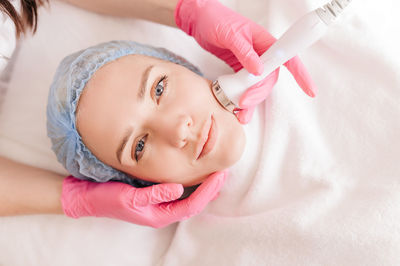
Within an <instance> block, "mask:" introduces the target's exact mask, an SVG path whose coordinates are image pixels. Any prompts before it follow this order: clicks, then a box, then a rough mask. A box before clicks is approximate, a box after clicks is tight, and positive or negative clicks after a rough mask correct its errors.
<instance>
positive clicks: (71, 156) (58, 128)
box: [47, 41, 202, 187]
mask: <svg viewBox="0 0 400 266" xmlns="http://www.w3.org/2000/svg"><path fill="white" fill-rule="evenodd" d="M131 54H141V55H147V56H152V57H156V58H159V59H163V60H167V61H171V62H173V63H176V64H179V65H182V66H185V67H187V68H188V69H190V70H192V71H193V72H195V73H197V74H199V75H202V74H201V72H200V71H199V70H198V69H197V68H196V67H195V66H194V65H192V64H190V63H189V62H188V61H186V60H185V59H184V58H182V57H180V56H177V55H175V54H174V53H172V52H170V51H168V50H166V49H164V48H157V47H152V46H149V45H143V44H140V43H137V42H133V41H111V42H107V43H101V44H98V45H96V46H93V47H89V48H87V49H84V50H81V51H79V52H76V53H74V54H71V55H69V56H67V57H65V58H64V59H63V60H62V61H61V63H60V65H59V66H58V68H57V71H56V74H55V77H54V80H53V83H52V85H51V87H50V92H49V97H48V103H47V135H48V136H49V138H50V139H51V142H52V150H53V151H54V152H55V153H56V155H57V159H58V161H59V162H60V163H61V164H62V165H63V166H64V167H65V168H66V169H67V171H68V172H69V173H71V174H72V175H73V176H75V177H77V178H80V179H87V180H92V181H98V182H106V181H109V180H118V181H122V182H124V183H128V184H131V185H133V186H136V187H143V186H148V185H151V184H153V183H150V182H147V181H143V180H139V179H137V178H132V177H130V176H129V175H127V174H125V173H123V172H121V171H119V170H116V169H115V168H112V167H111V166H108V165H106V164H104V163H102V162H101V161H100V160H99V159H97V157H96V156H95V155H94V154H92V152H91V151H90V150H89V149H88V148H87V147H86V146H85V144H84V143H83V141H82V139H81V136H80V135H79V133H78V131H77V130H76V124H75V122H76V121H75V120H76V119H75V113H76V107H77V105H78V102H79V97H80V95H81V93H82V91H83V89H84V87H85V85H86V83H87V82H88V81H89V79H90V78H91V77H92V75H93V74H94V73H95V72H96V70H98V69H99V68H100V67H102V66H103V65H104V64H106V63H108V62H110V61H113V60H115V59H117V58H120V57H122V56H126V55H131Z"/></svg>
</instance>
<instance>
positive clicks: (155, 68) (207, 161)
mask: <svg viewBox="0 0 400 266" xmlns="http://www.w3.org/2000/svg"><path fill="white" fill-rule="evenodd" d="M210 85H211V81H209V80H206V79H204V78H202V77H200V76H199V75H197V74H195V73H193V72H192V71H190V70H189V69H187V68H185V67H183V66H180V65H177V64H174V63H171V62H167V61H163V60H160V59H156V58H153V57H148V56H143V55H129V56H124V57H121V58H119V59H117V60H115V61H113V62H111V63H108V64H106V65H104V66H103V67H101V68H100V69H99V70H97V72H96V73H95V74H94V75H93V76H92V78H91V79H90V81H89V82H88V83H87V85H86V88H85V89H84V91H83V93H82V95H81V98H80V101H79V105H78V109H77V121H76V124H77V128H78V131H79V134H80V135H81V137H82V140H83V142H84V143H85V145H86V146H87V147H88V148H89V149H90V151H91V152H92V153H93V154H94V155H96V156H97V158H98V159H99V160H101V161H102V162H103V163H105V164H108V165H110V166H112V167H114V168H116V169H118V170H121V171H123V172H125V173H127V174H129V175H132V176H134V177H138V178H140V179H143V180H147V181H152V182H156V183H181V184H183V185H185V186H191V185H195V184H198V183H201V182H202V181H203V180H204V179H205V178H206V177H207V176H208V175H209V174H211V173H213V172H215V171H219V170H223V169H226V168H227V167H229V166H231V165H232V164H234V163H235V162H236V161H237V160H239V158H240V156H241V154H242V152H243V149H244V144H245V135H244V131H243V128H242V126H241V125H240V123H239V122H238V120H237V118H236V117H235V116H234V115H233V114H231V113H229V112H228V111H226V110H225V109H223V108H222V107H221V106H220V105H219V103H218V102H217V101H216V99H215V98H214V96H213V94H212V92H211V89H210ZM204 144H205V145H204Z"/></svg>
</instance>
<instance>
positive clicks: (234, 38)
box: [0, 0, 313, 227]
mask: <svg viewBox="0 0 400 266" xmlns="http://www.w3.org/2000/svg"><path fill="white" fill-rule="evenodd" d="M6 2H8V1H1V6H2V10H6V9H7V8H10V5H7V4H5V3H6ZM29 2H31V1H29ZM69 2H70V3H72V4H76V5H79V6H81V7H83V8H86V9H89V10H93V11H96V12H101V13H106V14H111V15H119V16H136V17H139V18H143V19H148V20H152V21H155V22H159V23H163V24H166V25H171V26H178V27H179V28H181V29H182V30H184V31H185V32H186V33H188V34H189V35H191V36H193V37H194V38H195V39H196V40H197V41H198V43H199V44H200V45H201V46H202V47H203V48H205V49H206V50H208V51H210V52H212V53H213V54H215V55H216V56H218V57H219V58H221V59H222V60H224V61H225V62H227V63H228V64H229V65H230V66H232V68H233V69H234V70H239V69H240V68H242V67H246V68H247V69H248V70H249V71H250V72H252V73H254V74H257V73H260V72H261V69H262V65H261V64H260V61H259V58H258V54H261V53H263V52H264V51H265V50H266V49H268V47H269V45H271V44H272V42H273V41H274V39H273V37H272V36H270V35H269V34H268V33H267V32H266V31H265V30H264V29H262V27H260V26H258V25H257V24H255V23H253V22H252V21H250V20H248V19H246V18H244V17H242V16H240V15H239V14H236V13H235V12H233V11H232V10H230V9H228V8H226V7H224V6H223V5H221V4H220V3H219V2H218V1H213V0H210V1H192V0H183V1H176V0H175V1H139V0H138V1H131V0H130V1H128V0H127V1H119V2H118V3H115V2H114V1H105V0H104V1H69ZM8 4H9V2H8ZM22 6H23V4H22ZM32 10H36V8H33V9H31V11H32ZM6 14H8V13H7V12H6ZM28 14H29V13H28ZM30 14H35V11H33V12H31V13H30ZM10 16H11V17H12V16H15V14H14V15H13V14H12V13H10ZM22 16H23V15H22ZM27 18H29V15H27ZM22 21H24V20H22ZM233 22H235V23H233ZM23 25H24V26H25V27H27V26H28V25H29V24H26V23H25V24H23ZM32 25H35V24H32ZM238 26H239V27H238ZM288 66H289V67H290V66H291V67H292V68H291V70H293V74H294V76H295V77H296V79H297V80H298V83H299V84H301V86H302V88H303V90H305V91H307V92H309V93H310V91H312V90H313V85H312V83H311V82H310V80H309V78H308V76H307V75H306V74H304V73H306V72H305V71H304V69H303V68H302V65H301V64H300V62H299V61H298V59H297V58H296V59H294V60H293V61H291V63H288ZM271 78H273V79H276V78H277V72H275V73H274V74H273V75H271V77H270V79H271ZM272 85H273V84H272ZM272 85H271V83H268V78H267V79H266V80H265V81H263V82H260V84H257V85H256V86H255V87H254V88H253V89H257V90H260V91H269V89H270V88H271V87H272ZM265 97H266V95H265ZM248 107H249V109H246V110H245V111H243V112H241V113H240V115H239V119H241V121H244V122H246V121H248V120H249V118H250V117H251V110H252V109H251V108H253V107H252V106H248ZM0 169H1V171H0V173H1V174H0V188H1V191H0V206H1V207H0V213H1V214H2V215H15V214H26V213H65V214H67V215H68V216H71V217H80V216H87V215H91V216H105V217H112V218H116V219H121V220H125V221H129V222H132V223H139V224H145V225H151V226H155V227H160V226H166V225H168V224H170V223H173V222H176V221H179V220H182V219H184V218H187V217H190V216H191V215H194V214H196V213H198V212H200V211H201V210H202V209H203V208H204V207H205V206H206V204H207V203H208V202H209V201H210V200H211V199H213V198H214V197H215V196H216V193H217V192H218V190H219V189H220V187H221V186H222V183H223V180H224V178H225V173H224V172H218V173H216V174H213V175H211V177H210V178H208V179H207V180H206V181H205V182H203V184H202V185H201V186H200V187H199V188H198V189H197V190H196V192H195V193H193V194H192V195H191V196H190V197H189V198H187V199H185V200H181V201H173V200H175V199H177V198H179V197H180V196H181V194H182V185H179V184H160V185H155V186H151V187H147V188H135V187H132V186H129V185H126V184H124V183H121V182H108V183H102V184H101V183H94V182H90V181H80V180H77V179H75V178H70V177H68V178H64V177H61V176H59V175H57V174H54V173H50V172H48V171H44V170H41V169H36V168H33V167H30V166H25V165H22V164H19V163H16V162H11V161H9V160H8V159H5V158H1V160H0ZM60 199H62V201H61V200H60ZM171 201H173V202H171ZM165 202H168V203H165Z"/></svg>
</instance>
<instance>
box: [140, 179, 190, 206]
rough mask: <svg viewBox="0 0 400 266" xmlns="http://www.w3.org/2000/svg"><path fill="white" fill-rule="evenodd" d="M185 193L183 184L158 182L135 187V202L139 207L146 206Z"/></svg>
mask: <svg viewBox="0 0 400 266" xmlns="http://www.w3.org/2000/svg"><path fill="white" fill-rule="evenodd" d="M182 194H183V186H182V185H181V184H174V183H170V184H158V185H153V186H150V187H144V188H135V189H134V195H133V198H132V200H133V203H134V205H135V206H137V207H144V206H148V205H153V204H159V203H163V202H170V201H173V200H177V199H179V198H180V196H182Z"/></svg>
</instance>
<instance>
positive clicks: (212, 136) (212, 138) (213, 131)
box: [197, 115, 218, 160]
mask: <svg viewBox="0 0 400 266" xmlns="http://www.w3.org/2000/svg"><path fill="white" fill-rule="evenodd" d="M217 136H218V130H217V125H216V123H215V120H214V117H213V116H212V115H211V123H210V128H209V130H208V132H207V135H206V136H205V141H204V144H203V145H202V149H201V152H200V154H199V156H198V157H197V160H198V159H200V158H202V157H204V156H206V155H207V154H208V153H210V152H211V151H212V149H213V148H214V146H215V143H216V142H217Z"/></svg>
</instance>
